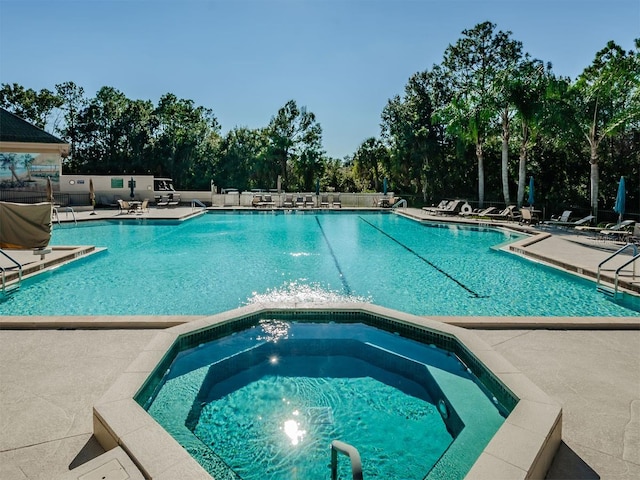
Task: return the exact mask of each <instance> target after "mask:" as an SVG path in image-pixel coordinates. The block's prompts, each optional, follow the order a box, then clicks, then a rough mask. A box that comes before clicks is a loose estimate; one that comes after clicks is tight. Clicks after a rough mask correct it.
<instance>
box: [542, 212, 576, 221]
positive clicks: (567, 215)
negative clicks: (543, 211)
mask: <svg viewBox="0 0 640 480" xmlns="http://www.w3.org/2000/svg"><path fill="white" fill-rule="evenodd" d="M571 213H572V211H571V210H565V211H564V212H562V215H560V216H558V217H554V216H553V215H551V220H549V221H547V222H544V223H555V222H568V221H569V218H570V217H571Z"/></svg>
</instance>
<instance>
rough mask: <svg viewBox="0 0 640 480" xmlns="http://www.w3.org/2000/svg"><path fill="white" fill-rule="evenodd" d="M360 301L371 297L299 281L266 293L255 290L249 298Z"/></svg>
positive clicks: (256, 300) (259, 300) (254, 300)
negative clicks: (346, 293)
mask: <svg viewBox="0 0 640 480" xmlns="http://www.w3.org/2000/svg"><path fill="white" fill-rule="evenodd" d="M292 302H295V303H325V302H339V303H359V302H371V297H370V296H369V297H364V296H360V295H345V294H344V293H341V292H339V291H337V290H328V289H326V288H323V287H321V286H320V285H319V284H317V283H316V284H305V283H298V282H295V281H294V282H289V283H285V284H284V285H283V286H281V287H276V288H272V289H267V291H266V292H265V293H258V292H253V294H252V296H251V297H250V298H249V299H248V300H247V302H246V304H247V305H253V304H256V303H292Z"/></svg>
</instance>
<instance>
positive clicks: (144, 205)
mask: <svg viewBox="0 0 640 480" xmlns="http://www.w3.org/2000/svg"><path fill="white" fill-rule="evenodd" d="M148 211H149V200H148V199H146V198H145V199H144V200H143V201H142V203H141V204H140V208H138V209H137V210H136V213H137V214H139V215H140V214H142V213H144V212H148Z"/></svg>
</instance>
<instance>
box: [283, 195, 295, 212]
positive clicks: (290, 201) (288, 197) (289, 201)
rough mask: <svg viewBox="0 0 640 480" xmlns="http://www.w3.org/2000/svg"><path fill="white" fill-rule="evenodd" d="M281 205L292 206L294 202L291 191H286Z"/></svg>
mask: <svg viewBox="0 0 640 480" xmlns="http://www.w3.org/2000/svg"><path fill="white" fill-rule="evenodd" d="M282 206H283V207H284V208H293V207H294V206H295V204H294V203H293V195H292V194H291V193H286V194H285V196H284V202H282Z"/></svg>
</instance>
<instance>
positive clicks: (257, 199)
mask: <svg viewBox="0 0 640 480" xmlns="http://www.w3.org/2000/svg"><path fill="white" fill-rule="evenodd" d="M261 203H262V195H254V196H253V199H252V200H251V206H252V207H253V208H258V207H259V206H260V204H261Z"/></svg>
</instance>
